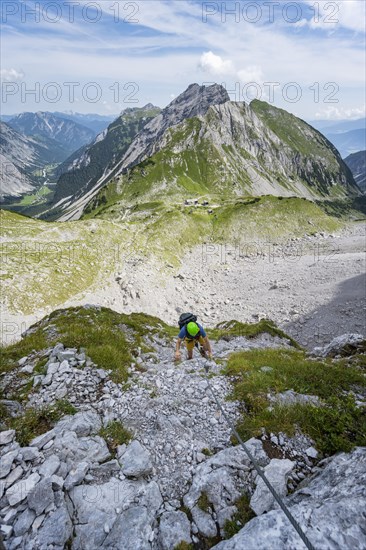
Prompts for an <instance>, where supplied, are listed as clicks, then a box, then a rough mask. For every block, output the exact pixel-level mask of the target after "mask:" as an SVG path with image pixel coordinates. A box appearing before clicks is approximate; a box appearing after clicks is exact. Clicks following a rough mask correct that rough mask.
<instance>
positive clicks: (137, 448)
mask: <svg viewBox="0 0 366 550" xmlns="http://www.w3.org/2000/svg"><path fill="white" fill-rule="evenodd" d="M119 462H120V464H121V470H122V472H123V474H124V475H125V476H127V477H141V476H145V475H148V474H150V473H151V471H152V462H151V457H150V453H149V452H148V451H147V450H146V449H145V447H143V446H142V445H141V443H139V442H138V441H136V440H135V441H132V442H131V443H130V444H129V445H128V446H127V449H126V451H125V452H124V453H123V454H122V456H120V457H119Z"/></svg>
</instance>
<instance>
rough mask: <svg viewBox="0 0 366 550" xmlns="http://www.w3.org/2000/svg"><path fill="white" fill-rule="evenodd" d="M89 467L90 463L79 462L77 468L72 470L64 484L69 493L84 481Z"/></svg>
mask: <svg viewBox="0 0 366 550" xmlns="http://www.w3.org/2000/svg"><path fill="white" fill-rule="evenodd" d="M89 466H90V464H89V462H78V464H77V465H76V467H75V468H73V469H72V470H70V472H69V473H68V476H67V477H66V479H65V483H64V487H65V489H66V490H67V491H69V490H70V489H71V488H72V487H75V485H79V484H80V483H81V482H82V481H83V479H84V477H85V475H86V472H87V471H88V469H89Z"/></svg>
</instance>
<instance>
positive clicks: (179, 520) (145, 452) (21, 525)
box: [0, 325, 366, 550]
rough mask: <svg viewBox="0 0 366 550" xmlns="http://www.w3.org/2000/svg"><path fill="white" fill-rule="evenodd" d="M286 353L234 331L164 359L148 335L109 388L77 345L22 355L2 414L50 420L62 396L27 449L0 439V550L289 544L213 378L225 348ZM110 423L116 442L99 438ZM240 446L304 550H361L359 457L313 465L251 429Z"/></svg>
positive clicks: (296, 444) (292, 540)
mask: <svg viewBox="0 0 366 550" xmlns="http://www.w3.org/2000/svg"><path fill="white" fill-rule="evenodd" d="M43 328H44V329H47V330H48V327H47V325H46V326H45V327H43ZM49 330H50V331H52V330H53V331H54V330H55V329H54V327H53V328H52V326H50V328H49ZM32 334H34V329H31V330H30V331H29V336H32ZM350 343H351V344H355V345H356V344H358V345H360V337H359V335H345V336H344V337H343V339H338V341H337V342H333V343H332V345H330V346H328V347H326V348H324V349H319V350H318V352H316V350H314V352H313V353H314V354H316V353H318V356H320V355H323V356H325V355H329V354H331V351H332V350H337V351H338V352H339V353H341V352H342V349H346V348H345V346H347V345H349V344H350ZM147 345H148V347H149V351H146V346H147ZM337 346H338V347H337ZM342 346H343V347H342ZM291 347H292V344H291V342H290V340H288V339H287V338H286V337H285V336H278V335H274V336H273V335H270V334H268V333H266V332H263V333H262V334H259V335H257V336H256V337H255V338H247V337H245V336H242V335H239V336H235V337H230V338H222V339H218V340H217V341H216V342H215V362H213V361H208V360H207V359H204V358H202V357H199V356H198V357H195V358H194V359H193V360H190V361H189V360H186V359H184V360H182V361H181V362H179V363H174V362H173V361H172V344H171V341H170V339H169V338H166V337H164V336H163V335H157V334H156V333H152V334H151V335H149V336H145V338H144V346H141V347H139V348H138V349H137V353H136V355H135V357H134V360H133V361H132V362H131V363H130V366H129V367H128V374H129V379H128V382H127V383H126V382H125V383H119V382H115V381H113V373H112V371H111V370H108V369H102V368H100V367H99V366H98V365H97V364H95V363H94V362H93V361H92V360H91V358H90V357H89V356H88V355H87V353H86V350H85V349H84V348H75V347H74V348H68V347H65V346H64V345H63V343H61V342H59V343H57V344H56V345H54V346H50V347H49V348H47V349H44V350H43V351H42V352H41V354H40V353H39V352H38V353H36V352H35V350H33V352H31V353H30V354H29V355H26V356H24V357H22V358H21V359H20V360H18V364H17V367H16V368H15V369H13V370H10V371H8V372H5V373H4V374H3V377H2V382H1V384H2V387H3V388H4V389H5V390H6V392H9V389H10V388H11V390H12V392H13V393H14V394H16V392H17V391H18V390H19V388H22V387H23V388H24V384H27V387H28V386H29V389H28V394H27V399H26V400H23V401H22V403H19V402H16V401H14V400H11V399H3V400H1V402H0V404H1V406H2V408H3V410H4V412H5V413H6V415H8V416H9V417H10V418H12V419H13V421H16V420H17V418H19V417H21V415H24V418H25V417H26V416H25V415H26V413H27V411H28V413H29V412H30V411H31V410H41V411H46V410H48V411H52V410H54V409H52V407H55V406H56V405H57V404H60V403H65V399H66V398H67V402H68V404H69V405H68V407H69V410H68V411H66V412H69V414H66V415H65V414H64V415H61V418H59V419H58V420H57V421H55V422H53V426H49V429H47V428H46V429H45V430H40V431H41V433H40V434H39V435H37V436H36V437H33V438H32V439H31V440H30V441H25V432H24V424H23V425H22V426H23V429H22V430H20V431H19V424H18V425H17V424H16V425H15V426H16V429H11V428H10V429H5V430H3V431H2V432H0V453H1V462H0V464H1V466H0V504H1V512H0V520H1V534H2V537H3V540H4V545H5V548H6V549H9V550H16V549H22V550H30V549H34V548H37V549H39V550H50V549H53V550H62V549H64V548H72V549H73V550H84V549H86V548H90V549H92V548H93V549H94V548H104V549H108V550H109V549H115V550H135V549H137V548H138V549H149V550H174V549H176V550H177V549H205V548H218V549H221V550H226V549H227V550H231V549H237V550H239V549H243V548H254V547H258V548H261V549H272V548H273V549H274V548H276V549H277V548H279V549H284V550H285V549H290V548H299V549H300V548H303V547H304V546H303V543H302V542H301V540H300V539H299V537H298V535H297V534H296V532H295V531H294V530H293V528H292V527H291V525H290V524H289V522H288V521H287V520H286V518H285V517H284V515H283V512H282V511H281V510H279V509H278V506H277V505H276V504H275V502H274V499H273V497H272V495H271V494H270V493H269V491H268V489H267V488H266V487H265V486H264V484H263V481H262V480H261V479H260V478H259V476H258V474H257V472H256V470H255V468H254V465H253V463H252V462H251V460H250V459H249V458H248V456H247V454H246V452H245V451H244V449H243V448H242V447H241V446H240V445H233V441H232V439H231V429H230V427H229V426H228V424H227V420H229V421H230V422H232V423H234V424H237V422H238V421H239V419H240V416H241V414H242V406H243V405H242V403H241V402H240V401H238V400H235V399H234V400H233V399H230V400H228V397H229V396H230V394H231V393H232V389H233V388H232V383H233V381H232V380H231V379H230V377H228V376H225V374H224V372H223V371H222V367H223V366H225V364H226V363H227V362H228V361H229V358H230V357H231V355H232V354H233V352H243V351H246V352H249V351H252V352H253V351H260V350H262V351H265V350H268V351H269V350H272V351H273V350H276V349H277V350H279V351H281V350H282V352H283V353H286V352H290V350H291ZM347 349H348V348H347ZM343 355H344V354H343ZM39 357H42V358H43V363H44V366H43V367H42V371H40V370H39V368H37V367H36V364H37V360H38V359H39ZM271 370H272V368H271V367H262V372H263V373H269V372H271ZM30 381H31V386H32V387H30V384H29V382H30ZM214 396H216V398H217V399H218V400H219V402H220V403H221V404H222V407H223V409H224V411H225V415H226V419H227V420H226V419H225V418H224V416H223V414H222V411H221V410H220V409H219V408H218V406H217V402H216V400H215V397H214ZM304 397H306V396H304ZM308 397H309V398H311V397H312V396H308ZM310 401H311V399H310ZM359 406H361V407H363V406H364V402H362V403H360V405H359ZM64 407H65V405H64ZM70 413H71V414H70ZM41 421H42V422H45V421H46V418H45V413H44V416H43V417H41ZM117 424H119V425H122V424H123V429H124V434H123V438H122V439H123V441H122V439H121V438H119V440H118V441H117V438H116V435H115V434H114V433H113V430H111V427H113V426H116V425H117ZM3 427H4V426H3ZM246 446H247V448H248V449H249V450H250V452H251V454H252V455H253V456H254V457H255V460H256V461H257V462H258V463H259V464H260V466H261V467H262V468H263V469H264V472H265V474H266V477H267V479H268V480H269V481H270V482H271V483H272V485H273V486H274V487H275V488H276V490H277V492H278V493H279V494H280V495H281V496H282V497H283V498H284V500H285V503H286V505H287V506H288V508H289V509H290V511H291V513H292V514H293V516H294V517H295V518H296V520H297V521H298V523H299V524H300V526H301V528H302V529H303V531H304V532H305V533H306V535H307V536H308V538H309V540H310V541H311V542H312V544H313V545H314V547H315V548H324V549H325V548H326V549H339V550H340V549H344V548H353V549H360V550H361V549H362V548H365V541H366V533H365V530H364V521H363V520H364V518H363V510H364V509H365V505H366V490H365V487H366V483H365V481H366V454H365V448H361V447H359V448H356V449H354V450H353V451H352V452H350V453H340V454H338V455H336V456H334V457H331V458H327V459H325V460H322V461H320V462H319V452H318V450H317V449H316V448H315V447H314V441H313V440H312V439H311V438H310V437H308V436H305V435H303V434H301V433H300V432H297V433H296V434H295V435H293V436H292V437H289V436H286V435H285V434H284V433H280V434H278V435H277V436H276V435H274V434H268V433H266V432H265V431H263V433H262V436H261V437H258V438H254V437H253V438H251V439H249V440H247V441H246ZM243 510H244V512H243ZM243 513H245V514H246V515H244V516H243ZM255 516H257V517H255ZM244 518H246V519H244ZM233 529H234V531H233ZM234 533H237V534H235V536H232V535H233V534H234ZM230 537H232V538H230ZM226 539H229V540H226Z"/></svg>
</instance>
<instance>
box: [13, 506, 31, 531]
mask: <svg viewBox="0 0 366 550" xmlns="http://www.w3.org/2000/svg"><path fill="white" fill-rule="evenodd" d="M35 519H36V513H35V512H34V510H30V509H29V508H26V509H25V510H24V512H22V513H21V514H20V516H18V518H17V519H16V521H15V523H14V533H15V536H17V537H20V536H23V535H25V534H26V533H27V531H29V529H30V527H31V525H32V523H33V521H34V520H35Z"/></svg>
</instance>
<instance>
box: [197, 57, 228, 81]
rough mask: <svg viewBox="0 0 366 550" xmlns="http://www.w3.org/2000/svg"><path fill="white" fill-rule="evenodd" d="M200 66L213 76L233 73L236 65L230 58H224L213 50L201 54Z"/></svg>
mask: <svg viewBox="0 0 366 550" xmlns="http://www.w3.org/2000/svg"><path fill="white" fill-rule="evenodd" d="M199 67H200V68H201V69H202V70H203V71H205V72H208V73H210V74H212V75H213V76H225V75H233V73H235V69H234V65H233V63H232V61H230V59H227V60H224V59H222V57H220V56H219V55H215V54H214V53H213V52H205V53H203V54H202V55H201V59H200V62H199Z"/></svg>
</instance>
